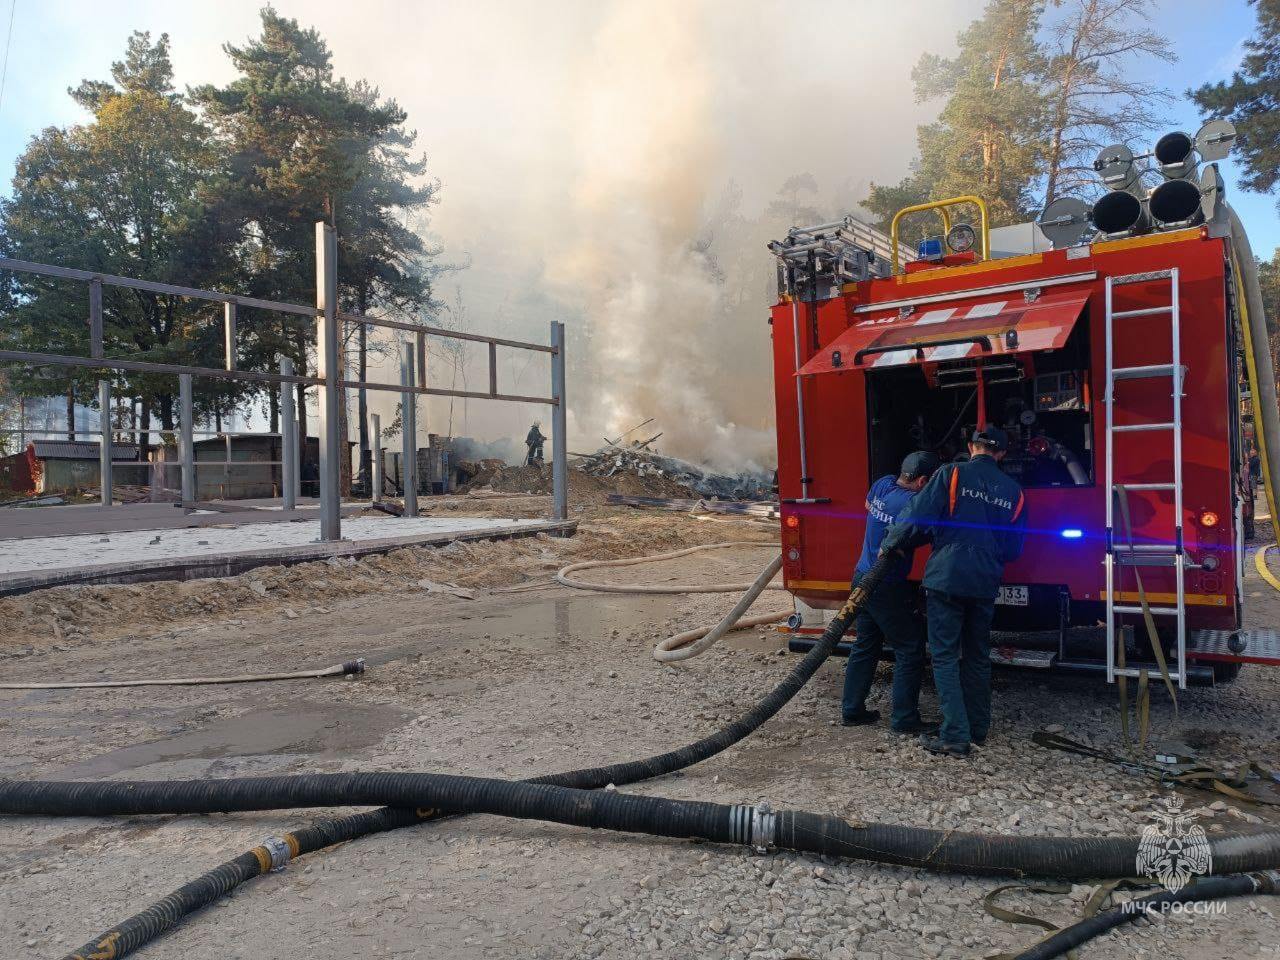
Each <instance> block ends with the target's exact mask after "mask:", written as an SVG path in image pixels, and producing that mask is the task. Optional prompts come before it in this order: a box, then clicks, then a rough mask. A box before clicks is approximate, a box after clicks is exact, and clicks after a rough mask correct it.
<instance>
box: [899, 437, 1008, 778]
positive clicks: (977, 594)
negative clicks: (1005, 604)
mask: <svg viewBox="0 0 1280 960" xmlns="http://www.w3.org/2000/svg"><path fill="white" fill-rule="evenodd" d="M1008 449H1009V437H1008V434H1006V433H1005V432H1004V431H1003V430H1001V429H1000V428H999V427H993V426H987V427H985V428H983V429H979V430H975V431H974V433H973V436H972V437H971V438H970V441H969V455H970V456H969V460H968V461H967V462H964V463H949V464H946V465H945V466H943V467H942V469H940V470H939V471H938V472H937V473H935V474H934V475H933V479H931V480H930V481H929V482H928V483H927V484H926V485H925V488H924V489H923V490H921V491H920V493H919V495H917V496H916V498H915V499H914V500H912V502H911V503H910V504H909V505H908V507H907V509H906V510H904V511H903V514H902V516H901V517H900V518H899V522H898V523H896V524H895V525H894V526H893V527H892V528H891V529H890V530H889V532H888V534H886V536H885V539H884V545H883V546H882V547H881V550H882V551H895V552H898V553H902V554H903V555H906V554H908V553H909V551H910V550H912V549H914V548H915V547H917V546H920V545H921V544H923V543H926V542H929V541H932V543H933V553H932V554H931V555H930V557H929V562H928V564H926V566H925V569H924V581H923V586H924V589H925V594H926V597H927V605H926V610H927V616H928V625H929V656H930V657H931V658H932V660H933V681H934V686H935V687H936V688H937V691H938V701H939V703H940V705H941V707H942V727H941V729H940V730H939V732H938V734H937V735H936V736H935V735H931V734H928V733H924V734H921V737H920V742H921V744H922V745H923V746H924V748H925V749H926V750H929V751H930V752H932V753H940V754H946V755H948V756H957V757H964V756H968V755H969V747H970V744H971V743H976V744H978V745H979V746H981V745H982V744H983V743H984V742H985V741H986V738H987V732H988V730H989V729H990V727H991V618H992V617H993V616H994V614H995V599H996V595H997V594H998V593H999V591H1000V581H1001V579H1003V577H1004V565H1005V564H1006V563H1010V562H1012V561H1014V560H1016V559H1017V558H1018V556H1019V555H1020V554H1021V553H1022V541H1023V536H1024V534H1025V532H1026V526H1027V511H1026V500H1025V498H1024V496H1023V493H1022V488H1021V487H1020V486H1019V485H1018V483H1017V482H1016V481H1015V480H1013V479H1012V478H1011V477H1009V476H1008V475H1007V474H1005V473H1004V472H1003V471H1002V470H1001V469H1000V465H999V462H998V461H999V460H1001V459H1002V458H1003V457H1004V455H1005V452H1006V451H1007V450H1008Z"/></svg>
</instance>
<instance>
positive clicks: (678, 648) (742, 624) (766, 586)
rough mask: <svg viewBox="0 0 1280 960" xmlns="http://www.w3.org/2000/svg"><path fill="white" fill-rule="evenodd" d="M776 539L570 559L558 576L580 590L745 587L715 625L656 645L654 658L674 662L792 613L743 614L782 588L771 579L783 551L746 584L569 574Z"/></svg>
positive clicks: (679, 590) (693, 590)
mask: <svg viewBox="0 0 1280 960" xmlns="http://www.w3.org/2000/svg"><path fill="white" fill-rule="evenodd" d="M774 546H775V545H774V544H773V543H765V542H762V541H758V540H734V541H729V542H726V543H708V544H702V545H700V546H696V547H688V548H686V549H684V550H673V551H671V552H670V553H658V554H653V555H651V556H647V557H627V558H626V559H623V560H586V561H583V562H581V563H571V564H569V566H567V567H564V568H562V569H561V570H560V571H559V572H558V573H557V574H556V576H555V580H556V582H557V583H559V584H561V585H562V586H566V587H573V588H575V589H578V590H599V591H602V592H606V593H732V592H734V591H737V590H744V591H746V592H745V593H743V595H742V597H741V599H739V600H738V602H737V603H736V604H734V606H733V609H732V610H730V611H729V612H728V613H727V614H725V616H724V618H723V619H722V620H721V621H720V622H719V623H717V624H716V625H715V626H712V627H695V628H694V629H692V630H686V631H684V632H683V633H677V634H675V635H674V636H671V637H667V638H666V639H665V640H662V641H661V642H659V643H658V645H657V646H656V647H654V648H653V659H655V660H657V661H658V662H660V663H674V662H676V661H678V660H691V659H693V658H694V657H696V656H699V655H701V654H703V653H706V652H707V651H708V650H710V649H711V648H712V647H714V646H715V645H716V644H717V643H719V642H720V639H721V637H723V636H724V635H725V634H726V633H730V632H732V631H734V630H747V629H750V628H751V627H760V626H764V625H765V624H767V623H777V622H778V621H779V620H785V619H786V618H787V617H789V616H790V615H791V611H790V610H780V611H778V612H777V613H765V614H759V615H757V616H754V617H747V618H746V619H745V620H744V619H743V618H742V617H743V614H744V613H746V612H747V609H748V608H749V607H750V606H751V605H752V604H753V603H755V601H756V599H757V598H758V597H759V596H760V594H762V593H763V592H764V591H765V590H781V589H783V588H782V587H780V586H774V585H773V583H772V581H773V578H774V577H775V576H777V573H778V571H779V570H781V569H782V555H781V554H779V555H778V556H776V557H774V558H773V559H772V560H770V561H769V563H768V565H767V566H766V567H765V568H764V570H762V571H761V572H760V575H759V576H757V577H756V579H755V580H754V581H753V582H751V583H747V584H739V583H732V584H730V583H713V584H681V585H678V586H668V585H648V584H628V583H591V582H589V581H585V580H576V579H573V578H572V577H570V576H569V574H571V573H575V572H577V571H580V570H592V569H598V568H603V567H629V566H634V565H635V564H638V563H654V562H657V561H659V560H674V559H676V558H677V557H687V556H689V554H692V553H698V552H700V551H703V550H724V549H728V548H731V547H774Z"/></svg>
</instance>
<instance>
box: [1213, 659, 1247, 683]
mask: <svg viewBox="0 0 1280 960" xmlns="http://www.w3.org/2000/svg"><path fill="white" fill-rule="evenodd" d="M1240 667H1241V664H1238V663H1219V662H1215V663H1214V664H1213V682H1214V685H1215V686H1216V685H1217V684H1219V683H1232V682H1234V681H1235V679H1236V677H1238V676H1240Z"/></svg>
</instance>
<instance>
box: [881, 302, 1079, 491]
mask: <svg viewBox="0 0 1280 960" xmlns="http://www.w3.org/2000/svg"><path fill="white" fill-rule="evenodd" d="M1087 334H1088V324H1087V323H1084V322H1081V323H1078V324H1076V327H1075V330H1074V331H1073V332H1072V334H1071V336H1070V338H1069V339H1068V340H1067V342H1066V344H1065V345H1064V347H1063V349H1061V350H1041V351H1034V352H1027V353H1014V354H1002V355H999V356H996V357H991V358H979V359H963V360H954V361H944V362H941V363H936V364H910V365H904V366H896V367H887V368H882V369H872V370H869V371H868V372H867V375H866V389H867V410H868V413H869V417H870V430H869V431H868V439H869V450H868V464H869V466H870V475H869V477H868V478H867V479H868V480H869V481H874V480H875V479H876V478H878V477H882V476H884V475H885V474H890V473H897V471H898V468H899V466H900V465H901V463H902V458H903V457H905V456H906V455H907V454H908V453H910V452H911V451H913V450H931V451H933V452H934V453H936V454H937V455H938V456H939V457H941V458H942V460H943V461H944V462H945V461H948V460H952V459H954V458H956V457H958V456H963V455H966V454H967V441H968V438H969V435H970V434H971V433H972V432H973V429H974V426H975V425H976V424H977V423H978V422H979V420H980V419H981V420H983V421H984V422H986V423H992V424H995V425H997V426H1000V427H1002V428H1004V430H1005V431H1006V432H1008V434H1009V438H1010V445H1009V452H1008V454H1007V455H1006V456H1005V458H1004V460H1003V461H1002V462H1001V466H1002V467H1003V468H1004V470H1005V472H1006V473H1008V474H1009V475H1010V476H1012V477H1014V478H1015V479H1016V480H1017V481H1018V482H1019V483H1021V484H1022V485H1023V486H1024V487H1026V488H1028V489H1031V488H1036V487H1073V486H1087V485H1090V484H1092V483H1093V482H1094V477H1093V449H1092V448H1093V443H1092V432H1093V411H1092V409H1091V406H1092V405H1091V403H1090V396H1091V392H1090V389H1089V383H1088V374H1089V371H1088V356H1089V354H1088V343H1087Z"/></svg>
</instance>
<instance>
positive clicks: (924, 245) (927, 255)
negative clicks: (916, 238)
mask: <svg viewBox="0 0 1280 960" xmlns="http://www.w3.org/2000/svg"><path fill="white" fill-rule="evenodd" d="M946 252H947V251H946V249H945V248H944V247H943V245H942V238H941V237H925V238H924V239H923V240H921V241H920V245H919V246H918V247H917V248H916V257H917V258H918V259H920V260H941V259H942V258H943V256H945V255H946Z"/></svg>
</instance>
